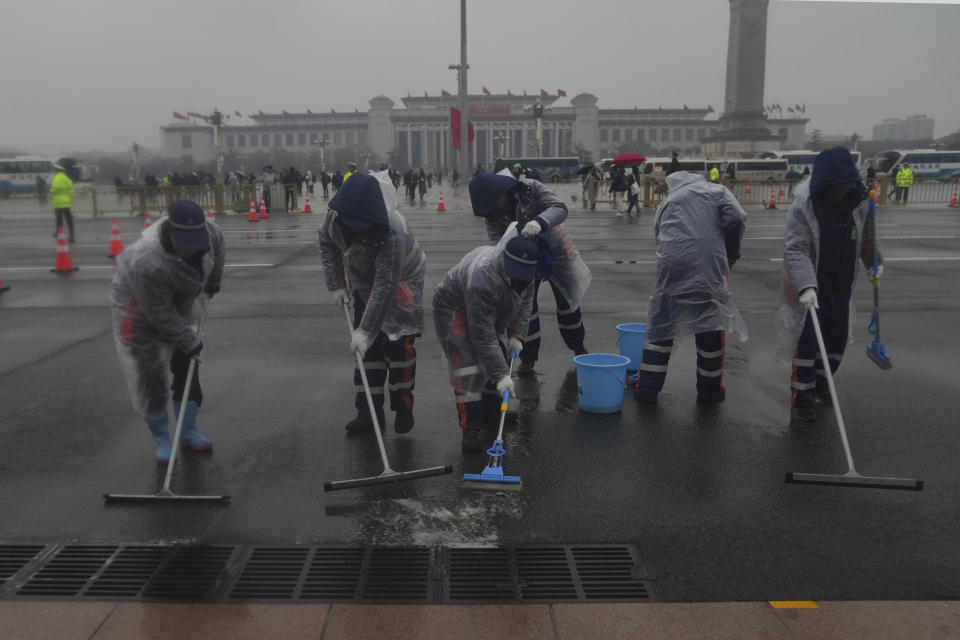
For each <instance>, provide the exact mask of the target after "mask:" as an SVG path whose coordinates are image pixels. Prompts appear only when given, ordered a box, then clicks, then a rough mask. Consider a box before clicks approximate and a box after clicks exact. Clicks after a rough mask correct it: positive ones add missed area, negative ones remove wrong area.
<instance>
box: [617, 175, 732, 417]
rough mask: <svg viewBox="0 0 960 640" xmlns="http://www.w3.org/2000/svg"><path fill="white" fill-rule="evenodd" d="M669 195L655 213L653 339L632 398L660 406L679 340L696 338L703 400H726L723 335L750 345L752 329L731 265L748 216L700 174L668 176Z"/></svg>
mask: <svg viewBox="0 0 960 640" xmlns="http://www.w3.org/2000/svg"><path fill="white" fill-rule="evenodd" d="M667 186H668V187H669V189H670V195H668V196H667V198H666V200H664V201H663V203H662V204H661V205H660V207H659V208H658V209H657V216H656V219H655V220H654V223H653V230H654V235H655V236H656V238H657V285H656V289H655V290H654V292H653V295H652V296H651V297H650V306H649V310H648V316H647V335H646V340H645V342H644V345H643V355H642V358H641V362H640V367H639V372H638V376H637V389H636V392H635V393H634V396H635V397H636V399H637V400H638V401H640V402H646V403H655V402H656V401H657V396H658V394H659V393H660V391H661V390H662V389H663V383H664V381H665V380H666V377H667V365H668V364H669V362H670V353H671V351H672V350H673V344H674V341H675V340H676V339H677V338H680V337H683V336H688V335H690V334H693V335H694V338H695V341H696V345H697V402H699V403H703V404H713V403H717V402H723V400H724V398H726V390H725V389H724V388H723V358H724V348H725V332H727V331H729V332H732V333H734V334H735V335H737V336H738V337H739V338H740V339H741V340H746V339H747V327H746V323H745V322H744V320H743V317H741V315H740V312H739V311H738V310H737V307H736V306H735V305H734V304H733V299H732V297H731V294H730V267H731V266H733V264H734V263H735V262H736V261H737V260H738V259H739V258H740V240H741V238H742V237H743V230H744V227H745V223H746V219H747V214H746V213H745V212H744V210H743V208H742V207H741V206H740V204H739V203H738V202H737V199H736V198H735V197H734V196H733V194H732V193H730V190H729V189H727V188H726V187H724V186H721V185H718V184H713V183H711V182H707V180H706V178H704V177H703V175H701V174H697V173H691V172H688V171H677V172H674V173H671V174H670V175H669V176H667Z"/></svg>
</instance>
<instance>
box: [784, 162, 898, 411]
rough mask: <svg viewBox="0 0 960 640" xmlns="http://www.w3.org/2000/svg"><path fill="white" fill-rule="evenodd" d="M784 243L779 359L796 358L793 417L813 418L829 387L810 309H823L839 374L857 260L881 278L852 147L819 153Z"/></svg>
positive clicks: (799, 193) (796, 201)
mask: <svg viewBox="0 0 960 640" xmlns="http://www.w3.org/2000/svg"><path fill="white" fill-rule="evenodd" d="M794 194H795V195H794V201H793V205H792V206H791V207H790V212H789V213H788V214H787V226H786V230H785V235H784V247H783V290H782V295H781V300H780V309H779V311H778V313H777V359H778V360H780V361H781V362H784V363H792V365H793V367H792V376H791V382H790V387H791V394H790V406H791V414H792V416H793V417H794V418H796V419H798V420H800V421H803V422H815V421H816V420H817V414H816V411H815V405H816V403H817V401H818V400H825V401H827V402H829V398H830V390H829V387H828V386H827V379H826V377H825V374H824V368H823V362H822V360H821V358H820V349H819V346H818V345H817V339H816V334H815V333H814V329H813V325H812V324H811V323H812V322H813V320H812V317H811V315H810V311H809V309H810V307H816V308H817V309H818V311H817V314H818V316H819V319H820V328H821V331H822V333H823V341H824V344H825V346H826V348H827V354H828V355H829V358H830V371H831V372H836V370H837V368H838V367H839V366H840V360H841V359H842V358H843V352H844V350H845V349H846V346H847V339H848V336H849V335H850V328H851V327H852V326H853V320H854V307H853V289H854V285H855V284H856V275H857V270H858V266H857V258H858V256H859V258H860V260H862V261H863V264H864V266H865V267H866V268H867V276H868V277H870V278H872V277H873V268H872V267H873V248H874V246H877V247H878V248H877V261H878V263H879V268H878V273H877V277H878V278H879V277H880V273H879V272H881V271H882V270H883V256H882V254H880V252H879V246H878V245H877V244H876V243H875V242H874V240H875V239H874V233H875V232H874V230H873V228H872V225H869V224H866V225H865V221H866V220H867V218H868V216H869V212H870V203H869V202H868V200H867V191H866V189H865V188H864V186H863V183H862V182H861V181H860V172H859V171H858V170H857V167H856V165H855V164H854V161H853V158H852V157H851V155H850V152H849V151H847V150H846V149H844V148H843V147H833V148H832V149H827V150H826V151H823V152H821V153H820V155H818V156H817V158H816V160H814V163H813V173H812V174H811V176H810V179H809V180H806V181H804V182H802V183H800V185H799V186H797V188H796V190H795V192H794Z"/></svg>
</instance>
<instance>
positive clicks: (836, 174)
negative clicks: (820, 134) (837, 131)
mask: <svg viewBox="0 0 960 640" xmlns="http://www.w3.org/2000/svg"><path fill="white" fill-rule="evenodd" d="M830 187H850V188H851V189H854V190H856V191H861V190H863V184H862V183H861V182H860V171H859V170H858V169H857V165H856V164H855V163H854V162H853V156H851V155H850V152H849V151H847V150H846V149H845V148H843V147H839V146H837V147H832V148H830V149H827V150H825V151H821V152H820V155H818V156H817V158H816V160H814V161H813V174H812V175H811V176H810V196H811V197H813V196H816V195H817V194H818V193H820V192H821V191H823V190H824V189H829V188H830ZM858 187H859V189H858Z"/></svg>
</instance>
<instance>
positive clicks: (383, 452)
mask: <svg viewBox="0 0 960 640" xmlns="http://www.w3.org/2000/svg"><path fill="white" fill-rule="evenodd" d="M343 315H344V316H345V317H346V318H347V330H348V331H349V332H350V333H351V334H352V333H353V320H352V319H351V318H350V307H349V305H344V306H343ZM353 355H354V356H356V360H357V371H359V372H360V380H362V381H363V393H364V395H366V397H367V409H368V410H369V411H370V419H371V420H372V421H373V435H375V436H376V437H377V447H379V449H380V459H381V460H382V461H383V473H384V474H392V473H394V471H393V469H391V468H390V462H389V460H387V449H386V447H384V445H383V436H382V435H381V434H380V421H379V420H378V419H377V409H376V407H374V406H373V394H371V393H370V383H369V382H367V372H366V369H364V368H363V357H362V356H361V355H360V353H359V352H358V351H354V352H353Z"/></svg>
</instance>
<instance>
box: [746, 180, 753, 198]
mask: <svg viewBox="0 0 960 640" xmlns="http://www.w3.org/2000/svg"><path fill="white" fill-rule="evenodd" d="M751 184H753V183H752V182H748V183H747V195H750V185H751Z"/></svg>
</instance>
